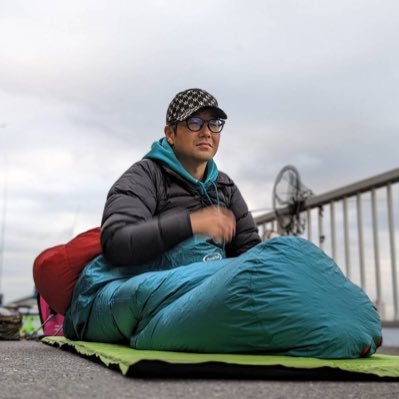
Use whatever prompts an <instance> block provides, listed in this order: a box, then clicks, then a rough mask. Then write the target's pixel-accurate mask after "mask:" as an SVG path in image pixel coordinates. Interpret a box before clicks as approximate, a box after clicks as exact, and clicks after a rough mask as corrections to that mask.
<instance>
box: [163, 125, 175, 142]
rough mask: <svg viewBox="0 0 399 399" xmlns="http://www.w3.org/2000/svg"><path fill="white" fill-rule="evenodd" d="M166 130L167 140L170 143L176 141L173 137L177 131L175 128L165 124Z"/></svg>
mask: <svg viewBox="0 0 399 399" xmlns="http://www.w3.org/2000/svg"><path fill="white" fill-rule="evenodd" d="M164 132H165V137H166V141H167V142H168V143H169V144H170V145H173V143H174V140H173V137H174V134H175V132H174V131H173V128H172V127H171V126H165V129H164Z"/></svg>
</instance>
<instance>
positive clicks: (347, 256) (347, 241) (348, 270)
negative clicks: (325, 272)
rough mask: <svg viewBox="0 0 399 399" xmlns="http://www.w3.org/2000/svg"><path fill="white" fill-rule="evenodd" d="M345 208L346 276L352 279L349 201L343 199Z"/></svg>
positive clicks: (345, 198)
mask: <svg viewBox="0 0 399 399" xmlns="http://www.w3.org/2000/svg"><path fill="white" fill-rule="evenodd" d="M343 207H344V209H343V210H344V242H345V268H346V275H347V276H348V278H349V279H350V278H351V274H352V273H351V265H350V261H351V260H350V248H349V227H348V199H347V197H344V199H343Z"/></svg>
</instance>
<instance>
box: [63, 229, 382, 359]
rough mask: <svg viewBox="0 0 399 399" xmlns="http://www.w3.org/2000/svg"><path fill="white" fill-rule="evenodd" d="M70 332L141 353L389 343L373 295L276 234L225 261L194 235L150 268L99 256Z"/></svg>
mask: <svg viewBox="0 0 399 399" xmlns="http://www.w3.org/2000/svg"><path fill="white" fill-rule="evenodd" d="M180 265H183V266H180ZM64 334H65V336H66V337H67V338H70V339H78V340H88V341H100V342H118V343H126V344H129V345H130V346H131V347H133V348H136V349H150V350H166V351H189V352H203V353H265V354H280V355H281V354H284V355H291V356H308V357H317V358H357V357H360V356H369V355H371V354H373V353H374V352H375V351H376V349H377V347H378V346H379V345H381V322H380V319H379V316H378V313H377V312H376V309H375V307H374V306H373V304H372V302H371V301H370V299H369V298H368V297H367V295H366V294H365V293H364V292H363V291H362V290H361V289H360V288H359V287H358V286H356V285H355V284H353V283H352V282H351V281H350V280H348V279H347V278H346V277H345V276H344V274H343V273H342V272H341V270H340V269H339V267H338V266H337V265H336V264H335V262H334V261H333V260H332V259H331V258H329V257H328V256H327V255H326V254H325V253H324V252H323V251H321V250H320V249H319V248H318V247H316V246H315V245H313V244H312V243H310V242H309V241H307V240H304V239H302V238H298V237H292V236H284V237H276V238H273V239H271V240H267V241H263V242H261V243H260V244H258V245H257V246H256V247H254V248H252V249H251V250H249V251H247V252H246V253H244V254H243V255H241V256H239V257H236V258H225V257H224V252H223V249H222V248H220V247H218V246H217V245H215V244H214V243H213V242H212V241H211V240H207V239H206V238H204V237H195V238H194V239H192V240H189V241H187V242H185V243H183V244H181V245H179V246H177V247H176V248H175V249H173V250H172V251H169V252H168V253H167V254H165V255H164V256H163V257H162V258H159V259H157V260H155V261H154V262H152V263H150V264H147V265H143V267H142V268H137V267H118V268H117V267H113V266H111V265H109V264H107V262H106V261H105V259H104V258H103V257H102V256H99V257H97V258H95V259H94V260H93V261H92V262H90V263H89V264H88V265H87V266H86V267H85V269H84V271H83V272H82V274H81V276H80V278H79V280H78V283H77V285H76V287H75V291H74V296H73V300H72V304H71V306H70V308H69V309H68V311H67V313H66V317H65V321H64Z"/></svg>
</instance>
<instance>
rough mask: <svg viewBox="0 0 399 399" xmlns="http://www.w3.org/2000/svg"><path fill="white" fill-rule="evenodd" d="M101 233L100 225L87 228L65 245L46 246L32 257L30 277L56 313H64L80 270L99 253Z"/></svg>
mask: <svg viewBox="0 0 399 399" xmlns="http://www.w3.org/2000/svg"><path fill="white" fill-rule="evenodd" d="M100 232H101V229H100V227H96V228H94V229H91V230H88V231H86V232H84V233H81V234H79V235H78V236H76V237H75V238H73V239H72V240H71V241H69V242H68V243H66V244H62V245H57V246H55V247H52V248H49V249H46V250H45V251H43V252H42V253H41V254H40V255H39V256H38V257H37V258H36V259H35V261H34V264H33V280H34V281H35V285H36V288H37V291H38V292H39V295H40V296H41V297H42V298H43V299H44V301H45V303H47V304H48V306H49V307H50V308H51V309H53V310H54V311H55V312H57V313H60V314H61V315H64V314H65V312H66V310H67V308H68V306H69V305H70V303H71V299H72V294H73V289H74V287H75V284H76V281H77V279H78V278H79V275H80V272H81V271H82V269H83V268H84V267H85V266H86V264H87V263H89V261H90V260H92V259H93V258H94V257H96V256H97V255H100V254H101V242H100ZM39 310H40V309H39ZM42 316H43V315H42ZM44 319H46V318H45V317H44Z"/></svg>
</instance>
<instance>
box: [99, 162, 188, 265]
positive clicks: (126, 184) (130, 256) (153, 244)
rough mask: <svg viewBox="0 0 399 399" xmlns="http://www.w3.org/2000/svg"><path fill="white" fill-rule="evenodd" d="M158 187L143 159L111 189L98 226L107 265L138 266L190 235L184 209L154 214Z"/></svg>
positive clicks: (153, 170) (186, 212)
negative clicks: (108, 263)
mask: <svg viewBox="0 0 399 399" xmlns="http://www.w3.org/2000/svg"><path fill="white" fill-rule="evenodd" d="M158 175H160V173H158ZM159 190H160V178H159V176H158V178H157V173H156V170H155V168H154V167H152V168H151V167H150V166H149V164H148V163H146V162H145V161H144V162H138V163H137V164H135V165H133V166H132V167H131V168H130V169H129V170H128V171H127V172H125V173H124V174H123V175H122V177H121V178H120V179H119V180H118V181H117V182H116V183H115V184H114V186H113V187H112V188H111V190H110V192H109V194H108V197H107V201H106V204H105V208H104V213H103V219H102V226H101V244H102V249H103V253H104V256H105V258H106V259H107V260H108V261H109V262H110V263H111V264H113V265H115V266H125V265H126V266H127V265H142V264H143V263H145V262H146V261H149V260H152V259H155V258H157V257H158V256H160V255H161V254H162V253H164V252H165V251H167V250H168V249H170V248H172V247H173V246H174V245H176V244H178V243H179V242H181V241H183V240H185V239H187V238H189V237H191V236H192V230H191V223H190V215H189V212H188V210H185V209H174V210H172V211H170V212H166V213H162V214H157V208H158V202H159Z"/></svg>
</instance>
